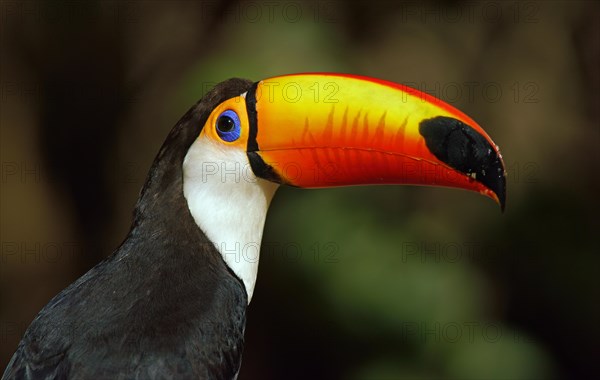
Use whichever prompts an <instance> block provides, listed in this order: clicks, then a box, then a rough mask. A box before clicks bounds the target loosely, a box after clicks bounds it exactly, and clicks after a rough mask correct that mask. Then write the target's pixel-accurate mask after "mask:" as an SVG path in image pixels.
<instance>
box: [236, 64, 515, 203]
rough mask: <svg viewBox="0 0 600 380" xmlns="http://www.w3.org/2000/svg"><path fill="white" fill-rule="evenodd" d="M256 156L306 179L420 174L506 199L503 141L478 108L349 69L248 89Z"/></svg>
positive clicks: (411, 180) (251, 153)
mask: <svg viewBox="0 0 600 380" xmlns="http://www.w3.org/2000/svg"><path fill="white" fill-rule="evenodd" d="M246 103H247V108H248V116H249V122H250V125H251V128H250V131H251V132H250V133H251V135H250V136H249V139H248V157H249V159H250V163H251V165H252V169H253V170H254V172H255V174H257V175H258V176H260V177H263V178H266V179H269V180H272V181H275V182H279V183H283V184H288V185H292V186H298V187H309V188H310V187H330V186H343V185H360V184H413V185H433V186H446V187H456V188H462V189H468V190H473V191H477V192H479V193H481V194H483V195H486V196H488V197H490V198H492V199H493V200H495V201H496V202H497V203H499V204H500V206H501V207H502V209H504V204H505V200H506V178H505V170H504V163H503V162H502V156H501V155H500V151H499V150H498V147H497V146H496V144H494V142H493V141H492V139H491V138H490V137H489V136H488V135H487V134H486V133H485V131H484V130H483V129H482V128H481V127H480V126H479V125H478V124H477V123H475V122H474V121H473V120H472V119H471V118H469V117H468V116H466V115H465V114H463V113H462V112H460V111H458V110H456V109H455V108H453V107H451V106H449V105H448V104H446V103H444V102H442V101H440V100H438V99H436V98H434V97H432V96H430V95H427V94H424V93H421V92H419V91H416V90H414V89H411V88H409V87H406V86H402V85H399V84H396V83H392V82H387V81H382V80H377V79H372V78H367V77H359V76H350V75H340V74H295V75H286V76H280V77H274V78H270V79H266V80H263V81H260V82H257V83H256V84H255V85H254V86H253V87H252V88H251V89H250V90H249V91H248V93H247V94H246Z"/></svg>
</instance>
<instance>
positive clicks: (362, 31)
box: [0, 0, 600, 380]
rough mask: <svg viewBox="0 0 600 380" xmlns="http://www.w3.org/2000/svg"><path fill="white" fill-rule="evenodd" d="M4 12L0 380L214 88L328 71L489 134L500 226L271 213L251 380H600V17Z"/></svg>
mask: <svg viewBox="0 0 600 380" xmlns="http://www.w3.org/2000/svg"><path fill="white" fill-rule="evenodd" d="M1 12H2V13H1V21H0V22H1V24H0V29H1V33H2V36H1V44H2V46H1V48H2V51H1V53H0V56H1V58H0V59H1V62H0V70H1V99H0V100H1V102H0V106H1V109H0V110H1V118H0V121H1V149H2V151H1V163H2V176H1V181H2V183H1V184H2V193H1V242H2V256H1V258H0V259H1V260H0V265H1V266H0V368H4V366H5V365H6V364H7V362H8V360H9V359H10V357H11V355H12V353H13V352H14V350H15V348H16V345H17V344H18V341H19V340H20V338H21V336H22V334H23V332H24V330H25V329H26V327H27V326H28V324H29V323H30V322H31V320H32V319H33V317H34V316H35V314H36V313H37V312H38V311H39V310H40V309H41V308H42V307H43V306H44V305H45V304H46V303H47V302H48V301H49V300H50V298H51V297H53V296H54V295H55V294H57V293H58V292H59V291H60V290H61V289H63V288H64V287H66V286H67V285H68V284H70V283H71V282H72V281H74V280H75V279H76V278H77V277H79V276H80V275H82V274H83V273H84V272H85V271H87V270H88V269H89V268H90V267H91V266H92V265H94V264H95V263H97V262H98V261H99V260H101V259H102V258H103V257H105V256H107V255H108V254H110V253H111V251H112V250H113V249H114V248H115V247H116V246H117V245H118V244H119V243H120V241H121V240H122V239H123V238H124V236H125V234H126V232H127V231H128V227H129V223H130V221H131V211H132V209H133V206H134V203H135V201H136V199H137V196H138V192H139V189H140V188H141V186H142V185H143V182H144V178H145V175H146V173H147V170H148V169H149V167H150V164H151V162H152V160H153V158H154V155H155V154H156V152H157V151H158V148H159V147H160V145H161V143H162V141H163V139H164V138H165V136H166V135H167V133H168V132H169V130H170V128H171V127H172V126H173V125H174V124H175V122H176V121H177V120H178V119H179V117H180V116H181V115H182V114H183V113H184V112H185V111H186V110H187V109H188V108H189V107H190V106H191V105H192V104H193V103H194V102H195V101H197V100H198V99H199V98H200V97H201V96H202V95H203V94H204V93H205V92H206V91H207V90H208V89H209V88H210V87H211V86H212V85H214V84H215V83H217V82H220V81H222V80H224V79H227V78H230V77H234V76H235V77H244V78H249V79H253V80H259V79H262V78H266V77H270V76H274V75H279V74H284V73H293V72H307V71H334V72H347V73H354V74H361V75H368V76H373V77H378V78H383V79H387V80H391V81H395V82H400V83H405V84H408V85H411V86H413V87H416V88H418V89H420V90H423V91H426V92H429V93H430V94H432V95H435V96H437V97H439V98H441V99H443V100H446V101H447V102H449V103H451V104H452V105H454V106H456V107H458V108H459V109H461V110H463V111H464V112H465V113H467V114H469V115H470V116H472V117H473V118H474V119H475V120H477V121H478V122H479V123H480V124H481V125H482V126H483V127H484V128H485V129H486V131H488V132H489V134H490V135H491V136H492V137H493V138H494V140H495V141H496V143H498V144H499V145H500V147H501V149H502V153H503V155H504V158H505V163H506V165H507V171H508V203H507V208H506V212H505V213H504V214H501V213H500V211H499V210H498V207H497V206H496V205H495V204H493V202H491V201H489V200H487V199H485V198H483V197H479V196H477V195H476V194H472V193H467V192H462V191H457V190H448V189H434V188H417V187H398V186H395V187H354V188H344V189H328V190H318V191H315V190H312V191H307V190H299V189H291V188H282V189H280V190H279V192H278V194H277V196H276V197H275V199H274V201H273V204H272V207H271V209H270V211H269V216H268V220H267V224H266V230H265V236H264V242H263V250H262V257H261V266H260V273H259V277H258V285H257V288H256V291H255V296H254V299H253V301H252V304H251V305H250V307H249V314H248V325H247V330H246V346H245V353H244V361H243V364H242V370H241V375H240V379H261V380H262V379H404V378H406V379H508V380H513V379H515V380H516V379H575V378H590V376H592V375H593V374H598V373H600V368H599V364H598V353H599V352H600V350H599V345H598V341H599V339H600V334H599V328H598V321H599V320H600V313H599V308H598V293H599V286H598V284H599V282H598V275H599V269H600V265H599V264H600V260H599V259H598V249H597V247H596V246H597V232H598V231H599V222H598V213H599V211H600V210H599V207H598V206H599V205H598V201H597V196H598V194H599V190H600V189H599V187H600V186H599V183H600V181H599V177H598V173H599V172H600V170H599V169H600V168H599V166H600V165H599V163H600V160H599V143H600V135H599V133H600V132H599V118H598V108H599V105H600V75H599V69H598V67H600V41H599V38H600V28H599V25H600V22H599V18H600V7H599V6H598V3H596V2H530V1H526V2H481V3H479V2H472V1H469V2H462V1H455V2H412V1H411V2H405V1H388V2H373V1H352V2H343V1H277V0H275V1H267V2H255V1H251V2H236V1H222V2H220V1H204V2H192V1H180V2H172V1H129V2H111V1H101V2H86V3H79V2H72V1H68V2H53V3H46V2H35V1H25V2H18V1H2V2H1ZM594 173H595V174H594ZM594 247H596V248H594Z"/></svg>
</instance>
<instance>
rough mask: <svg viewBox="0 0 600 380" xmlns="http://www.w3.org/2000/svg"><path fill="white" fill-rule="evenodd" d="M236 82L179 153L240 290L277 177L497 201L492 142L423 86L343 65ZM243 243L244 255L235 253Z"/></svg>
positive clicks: (190, 190)
mask: <svg viewBox="0 0 600 380" xmlns="http://www.w3.org/2000/svg"><path fill="white" fill-rule="evenodd" d="M236 83H237V84H236V85H237V86H238V87H237V88H238V91H239V93H237V94H235V95H233V96H230V97H227V98H226V99H219V103H218V104H216V105H215V104H212V105H211V107H210V109H207V110H206V115H203V116H202V117H201V118H200V120H201V121H202V125H201V129H200V132H199V134H198V135H197V136H196V137H195V138H194V141H193V142H192V143H191V145H190V146H189V149H188V150H187V153H186V155H185V160H184V162H183V193H184V196H185V198H186V200H187V203H188V207H189V209H190V212H191V214H192V216H193V217H194V220H195V221H196V223H197V224H198V226H200V228H201V229H202V230H203V231H204V233H205V234H206V236H207V237H208V238H209V239H210V240H211V241H212V243H214V244H215V246H216V248H217V250H218V251H219V252H221V254H222V256H223V258H224V260H225V262H226V263H227V265H228V266H229V267H230V269H232V270H233V272H234V273H235V274H236V275H237V276H238V277H239V278H240V279H241V280H242V281H243V283H244V285H245V287H246V291H247V293H248V299H250V297H251V296H252V292H253V288H254V283H255V280H256V271H257V266H258V250H259V246H260V240H261V238H262V229H263V225H264V220H265V217H266V212H267V208H268V206H269V203H270V200H271V198H272V196H273V194H274V192H275V190H276V189H277V187H278V186H279V185H290V186H296V187H303V188H319V187H332V186H346V185H366V184H413V185H432V186H445V187H455V188H462V189H467V190H473V191H476V192H478V193H480V194H483V195H485V196H487V197H489V198H491V199H493V200H494V201H496V202H497V203H498V204H499V205H500V207H501V208H502V209H503V208H504V204H505V199H506V190H505V187H506V179H505V170H504V164H503V162H502V156H501V155H500V152H499V150H498V147H497V146H496V144H494V142H493V141H492V140H491V138H490V137H489V136H488V135H487V134H486V133H485V131H484V130H483V129H482V128H481V127H480V126H479V125H478V124H477V123H475V121H473V120H472V119H471V118H469V117H468V116H466V115H465V114H463V113H462V112H460V111H458V110H456V109H455V108H453V107H451V106H449V105H448V104H446V103H444V102H442V101H440V100H438V99H436V98H434V97H432V96H429V95H426V94H424V93H421V92H419V91H416V90H414V89H411V88H409V87H406V86H402V85H399V84H396V83H392V82H387V81H383V80H378V79H372V78H367V77H360V76H354V75H342V74H326V73H315V74H293V75H285V76H279V77H274V78H270V79H265V80H262V81H260V82H256V83H253V84H251V82H244V83H247V84H245V85H240V84H239V82H236ZM242 89H243V91H242ZM212 99H213V101H214V97H213V98H212ZM244 250H245V252H246V254H247V253H248V252H249V251H248V250H252V252H253V253H252V254H251V255H246V257H244ZM254 251H255V252H254ZM250 257H252V258H254V257H255V258H256V262H253V260H252V259H250Z"/></svg>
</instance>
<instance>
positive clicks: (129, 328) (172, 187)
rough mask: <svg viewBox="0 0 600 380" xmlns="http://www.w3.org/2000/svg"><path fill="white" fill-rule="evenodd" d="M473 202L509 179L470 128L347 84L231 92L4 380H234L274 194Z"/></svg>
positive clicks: (376, 87) (291, 80) (495, 195)
mask: <svg viewBox="0 0 600 380" xmlns="http://www.w3.org/2000/svg"><path fill="white" fill-rule="evenodd" d="M362 184H415V185H433V186H446V187H455V188H462V189H468V190H473V191H476V192H479V193H481V194H483V195H485V196H487V197H490V198H492V199H493V200H494V201H496V202H497V203H498V204H499V205H500V206H501V207H502V208H504V204H505V199H506V180H505V169H504V164H503V161H502V156H501V154H500V151H499V149H498V147H497V146H496V144H495V143H494V142H493V141H492V140H491V138H490V137H489V136H488V135H487V134H486V132H484V130H483V129H482V128H481V127H480V126H479V125H478V124H477V123H476V122H475V121H473V120H472V119H471V118H469V117H468V116H466V115H465V114H463V113H462V112H460V111H458V110H457V109H455V108H453V107H452V106H450V105H448V104H446V103H444V102H442V101H440V100H438V99H436V98H434V97H432V96H430V95H427V94H425V93H422V92H419V91H417V90H414V89H411V88H409V87H406V86H403V85H400V84H396V83H392V82H388V81H385V80H379V79H373V78H368V77H363V76H356V75H345V74H333V73H304V74H292V75H283V76H277V77H273V78H269V79H265V80H262V81H259V82H252V81H249V80H244V79H236V78H234V79H229V80H226V81H224V82H222V83H220V84H218V85H216V86H215V87H214V88H213V89H212V90H210V91H209V92H208V93H207V94H206V95H205V96H203V97H202V99H201V100H200V101H199V102H198V103H196V105H194V106H193V107H192V108H191V109H190V110H189V111H188V112H187V113H186V114H185V115H184V116H183V117H182V118H181V119H180V120H179V122H178V123H177V124H176V125H175V127H173V129H172V130H171V132H170V133H169V135H168V136H167V138H166V140H165V142H164V144H163V145H162V147H161V149H160V151H159V152H158V155H157V156H156V158H155V160H154V162H153V164H152V167H151V169H150V171H149V174H148V176H147V179H146V182H145V184H144V186H143V188H142V190H141V193H140V197H139V199H138V201H137V204H136V206H135V211H134V215H133V222H132V225H131V228H130V231H129V233H128V235H127V237H126V238H125V240H124V241H123V243H122V244H121V245H120V246H119V247H118V248H117V249H116V251H115V252H114V253H113V254H112V255H111V256H109V257H108V258H107V259H105V260H104V261H102V262H101V263H99V264H98V265H96V266H95V267H94V268H92V269H91V270H89V271H88V272H87V273H86V274H84V275H83V276H82V277H80V278H79V279H78V280H76V281H75V282H74V283H73V284H71V285H70V286H68V287H67V288H66V289H64V290H63V291H62V292H60V293H59V294H58V295H57V296H55V297H54V298H53V299H52V300H51V301H50V302H49V303H48V304H47V305H46V306H45V307H44V308H43V309H42V310H41V311H40V312H39V314H38V315H37V316H36V317H35V319H34V320H33V322H32V323H31V325H30V326H29V327H28V329H27V330H26V332H25V334H24V336H23V338H22V340H21V342H20V343H19V345H18V348H17V350H16V352H15V354H14V355H13V357H12V359H11V361H10V362H9V364H8V367H7V368H6V370H5V372H4V375H3V377H2V379H4V380H9V379H93V380H98V379H236V378H237V376H238V373H239V370H240V365H241V359H242V351H243V344H244V329H245V321H246V307H247V306H248V304H249V303H250V300H251V299H252V294H253V291H254V285H255V282H256V275H257V270H258V260H248V259H247V255H242V254H241V251H242V250H243V249H248V247H254V248H255V249H259V247H260V242H261V239H262V233H263V226H264V223H265V218H266V215H267V209H268V207H269V204H270V202H271V199H272V197H273V195H274V194H275V191H276V190H277V188H278V187H279V186H280V185H289V186H296V187H302V188H319V187H332V186H345V185H362Z"/></svg>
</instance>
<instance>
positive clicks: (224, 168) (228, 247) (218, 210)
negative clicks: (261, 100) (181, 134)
mask: <svg viewBox="0 0 600 380" xmlns="http://www.w3.org/2000/svg"><path fill="white" fill-rule="evenodd" d="M278 187H279V185H278V184H276V183H273V182H270V181H266V180H264V179H262V178H257V177H256V176H255V175H254V173H253V172H252V169H251V167H250V163H249V162H248V156H247V155H246V152H245V151H240V149H239V148H236V147H232V146H226V145H225V144H219V143H217V142H214V141H212V140H211V139H210V138H208V137H206V136H205V135H203V134H201V135H200V137H199V138H198V139H197V140H196V141H195V142H194V143H193V144H192V146H191V147H190V149H189V151H188V153H187V155H186V156H185V159H184V161H183V195H184V196H185V199H186V200H187V203H188V207H189V209H190V212H191V214H192V216H193V217H194V220H195V221H196V224H197V225H198V226H199V227H200V228H201V229H202V231H204V233H205V234H206V236H207V237H208V238H209V239H210V240H211V241H212V242H213V244H214V245H215V248H217V250H218V251H219V252H220V253H221V255H222V256H223V260H225V263H226V264H227V265H228V266H229V268H231V270H232V271H233V272H234V273H235V274H236V275H237V276H238V277H239V278H240V279H241V280H242V281H243V283H244V286H245V287H246V292H247V293H248V303H250V300H251V299H252V294H253V292H254V285H255V284H256V275H257V272H258V261H259V255H260V243H261V240H262V234H263V227H264V224H265V219H266V216H267V210H268V208H269V204H270V203H271V199H272V198H273V195H274V194H275V191H276V190H277V188H278Z"/></svg>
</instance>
